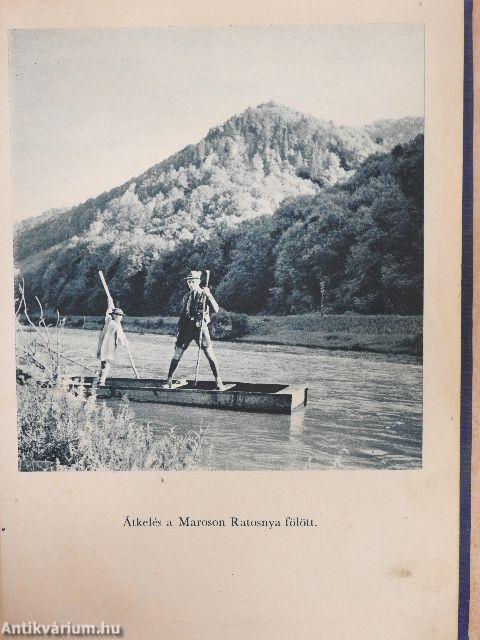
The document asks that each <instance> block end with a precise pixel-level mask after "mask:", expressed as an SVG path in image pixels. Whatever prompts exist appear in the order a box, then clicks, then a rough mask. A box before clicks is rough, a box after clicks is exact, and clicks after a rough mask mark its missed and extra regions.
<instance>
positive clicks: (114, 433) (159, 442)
mask: <svg viewBox="0 0 480 640" xmlns="http://www.w3.org/2000/svg"><path fill="white" fill-rule="evenodd" d="M17 398H18V412H17V424H18V449H19V468H20V470H21V471H38V470H60V469H72V470H85V471H95V470H110V471H127V470H140V469H163V470H168V469H189V468H193V467H195V466H197V465H198V460H199V456H200V451H201V445H202V434H201V433H194V432H189V433H187V434H185V435H178V434H176V433H175V431H174V430H173V429H171V430H170V431H169V432H168V433H167V434H164V435H163V436H161V437H159V438H157V437H155V436H154V434H153V432H152V429H151V428H150V425H149V424H148V423H137V422H135V421H134V417H133V414H132V412H131V409H130V406H129V403H128V400H126V399H125V400H124V401H123V402H122V403H121V405H120V407H119V409H118V411H117V412H116V413H114V412H113V410H112V409H111V408H110V407H107V405H106V404H105V403H98V402H96V401H95V399H94V398H92V397H90V398H87V397H86V396H85V394H84V391H83V389H82V388H80V390H79V392H78V393H73V392H71V391H69V390H68V389H67V388H65V387H62V386H48V385H44V386H41V385H39V384H38V383H36V382H35V381H33V380H29V381H26V382H25V383H24V384H23V385H22V384H19V385H17Z"/></svg>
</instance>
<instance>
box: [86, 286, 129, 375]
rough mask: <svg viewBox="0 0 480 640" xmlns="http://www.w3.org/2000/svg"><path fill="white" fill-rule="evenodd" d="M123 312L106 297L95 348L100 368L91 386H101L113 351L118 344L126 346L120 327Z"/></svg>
mask: <svg viewBox="0 0 480 640" xmlns="http://www.w3.org/2000/svg"><path fill="white" fill-rule="evenodd" d="M124 315H125V314H124V313H123V311H122V310H121V309H119V308H118V307H115V305H114V304H113V300H112V298H110V297H109V298H108V307H107V312H106V314H105V324H104V326H103V329H102V333H101V334H100V338H99V341H98V349H97V358H98V359H99V360H100V368H99V371H98V375H97V377H96V378H95V379H94V381H93V386H94V387H96V386H97V385H99V386H100V387H103V386H104V385H105V381H106V379H107V376H108V373H109V371H110V367H111V364H112V362H113V360H114V358H115V351H116V349H117V347H118V345H119V344H121V345H123V346H124V347H126V346H127V340H126V338H125V334H124V333H123V328H122V319H123V316H124Z"/></svg>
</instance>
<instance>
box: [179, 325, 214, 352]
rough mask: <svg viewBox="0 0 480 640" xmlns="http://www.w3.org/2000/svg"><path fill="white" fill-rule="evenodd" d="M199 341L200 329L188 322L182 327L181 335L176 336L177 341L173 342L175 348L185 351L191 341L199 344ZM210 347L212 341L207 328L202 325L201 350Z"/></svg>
mask: <svg viewBox="0 0 480 640" xmlns="http://www.w3.org/2000/svg"><path fill="white" fill-rule="evenodd" d="M199 339H200V328H199V327H197V326H196V324H195V323H194V322H189V323H188V324H186V325H185V326H184V328H183V330H182V331H181V333H179V334H178V336H177V341H176V342H175V347H176V348H178V347H180V348H181V349H186V348H187V347H188V345H189V344H190V343H191V341H192V340H195V342H196V343H197V344H199ZM211 346H212V340H211V338H210V332H209V330H208V326H207V325H206V324H204V325H203V327H202V349H206V348H207V347H211Z"/></svg>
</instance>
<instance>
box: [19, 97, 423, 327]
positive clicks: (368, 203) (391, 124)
mask: <svg viewBox="0 0 480 640" xmlns="http://www.w3.org/2000/svg"><path fill="white" fill-rule="evenodd" d="M422 130H423V120H422V119H418V118H406V119H403V120H399V121H383V122H379V123H375V124H374V125H370V126H369V127H363V128H347V127H336V126H335V125H333V124H332V123H327V122H322V121H319V120H317V119H315V118H312V117H309V116H305V115H303V114H300V113H297V112H294V111H292V110H289V109H287V108H285V107H281V106H279V105H276V104H273V103H267V104H265V105H260V107H257V108H255V109H248V110H247V111H246V112H244V113H243V114H241V115H239V116H235V117H233V118H231V119H230V120H228V121H227V122H226V123H225V124H224V125H222V126H221V127H217V128H215V129H212V130H211V131H210V132H209V134H208V135H207V136H206V137H205V138H204V139H203V140H202V141H201V142H200V143H198V144H197V145H192V146H189V147H186V148H185V149H183V150H182V151H180V152H178V153H177V154H175V155H174V156H172V157H171V158H169V159H167V160H165V161H163V162H161V163H160V164H158V165H156V166H154V167H152V168H151V169H149V170H148V171H146V172H145V173H144V174H142V175H141V176H139V177H137V178H134V179H132V180H130V181H129V182H127V183H125V184H124V185H122V186H120V187H117V188H116V189H113V190H112V191H110V192H108V193H104V194H102V195H101V196H99V197H97V198H96V199H92V200H89V201H87V202H86V203H83V204H81V205H79V206H77V207H74V208H73V209H70V210H67V211H65V210H57V211H53V212H48V213H47V214H45V215H44V216H42V217H41V218H39V219H38V220H37V221H32V222H30V221H29V222H28V223H24V224H23V225H21V226H19V227H18V228H17V233H16V238H15V254H16V261H17V267H18V268H19V271H20V274H21V275H22V276H23V277H25V280H26V283H27V288H28V290H29V291H30V294H31V295H38V297H39V298H41V299H42V300H43V301H44V302H46V303H47V304H48V305H49V306H51V307H53V308H58V309H59V310H60V311H62V312H64V313H68V312H70V313H73V312H76V313H87V314H94V313H98V312H102V311H103V307H104V302H105V301H104V295H103V293H102V290H101V289H100V287H99V282H98V275H97V271H98V269H103V270H104V272H105V273H106V275H107V277H108V279H109V281H110V283H111V288H112V291H113V292H114V296H115V297H116V298H118V299H119V300H120V301H121V304H122V306H124V307H125V309H126V311H127V312H129V313H135V314H136V315H138V314H147V313H164V312H174V311H175V302H176V300H177V299H178V287H179V286H181V277H182V275H183V274H184V272H186V271H188V270H189V269H190V268H199V269H205V268H209V269H210V270H211V271H212V278H213V285H214V288H215V291H216V293H217V294H218V297H219V299H220V302H221V303H222V305H223V306H225V307H226V308H230V309H234V310H238V311H245V312H258V311H262V310H270V311H273V312H278V313H287V312H288V313H290V312H293V313H295V312H301V311H305V310H310V309H316V308H318V305H319V301H320V298H319V291H320V283H321V282H322V281H323V282H324V285H325V287H326V291H327V297H326V301H327V304H328V305H329V307H330V308H331V309H332V310H336V311H341V310H348V309H351V310H357V311H365V312H366V311H368V312H373V313H381V312H386V313H389V312H395V313H419V312H421V274H422V246H423V244H422V242H423V241H422V226H423V136H418V137H417V138H416V139H415V141H414V142H410V143H408V144H407V145H404V146H396V147H395V146H394V145H395V144H396V143H397V142H398V141H404V140H405V139H407V140H408V139H410V138H411V137H413V136H414V135H416V134H418V133H419V132H421V131H422ZM392 147H393V150H392V151H391V152H389V153H385V152H386V151H390V149H392Z"/></svg>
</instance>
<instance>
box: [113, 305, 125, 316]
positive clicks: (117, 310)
mask: <svg viewBox="0 0 480 640" xmlns="http://www.w3.org/2000/svg"><path fill="white" fill-rule="evenodd" d="M110 315H111V316H124V315H125V314H124V313H123V311H122V310H121V309H120V308H119V307H115V309H112V311H111V312H110Z"/></svg>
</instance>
